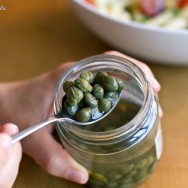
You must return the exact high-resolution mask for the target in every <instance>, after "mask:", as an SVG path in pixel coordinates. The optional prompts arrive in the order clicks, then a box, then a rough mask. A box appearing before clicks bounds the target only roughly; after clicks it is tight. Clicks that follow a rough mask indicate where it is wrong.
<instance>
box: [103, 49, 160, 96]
mask: <svg viewBox="0 0 188 188" xmlns="http://www.w3.org/2000/svg"><path fill="white" fill-rule="evenodd" d="M105 54H109V55H117V56H120V57H124V58H126V59H128V60H130V61H132V62H133V63H135V64H136V65H137V66H139V67H140V68H141V69H142V71H143V72H144V73H145V75H146V77H147V79H148V81H149V82H150V84H151V86H152V87H153V89H154V91H155V92H156V93H158V92H159V91H160V89H161V86H160V84H159V82H158V81H157V80H156V79H155V77H154V75H153V73H152V71H151V69H150V68H149V67H148V66H147V65H146V64H144V63H142V62H141V61H138V60H136V59H134V58H132V57H129V56H127V55H125V54H122V53H120V52H117V51H109V52H106V53H105Z"/></svg>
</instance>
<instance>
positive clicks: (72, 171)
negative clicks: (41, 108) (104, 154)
mask: <svg viewBox="0 0 188 188" xmlns="http://www.w3.org/2000/svg"><path fill="white" fill-rule="evenodd" d="M31 137H35V138H31ZM31 137H28V138H26V139H25V141H24V142H23V147H24V146H25V145H27V147H24V148H26V150H25V152H26V153H27V154H28V155H30V156H31V157H32V158H33V159H34V160H35V161H36V163H37V164H39V165H40V166H41V167H42V168H43V169H44V170H46V171H47V172H48V173H49V174H51V175H53V176H57V177H61V178H65V179H67V180H70V181H73V182H76V183H80V184H85V183H86V182H87V180H88V172H87V170H86V169H85V168H84V167H82V166H81V165H80V164H78V163H77V162H76V161H75V160H74V159H73V158H72V157H71V156H70V155H69V154H68V152H67V151H66V150H64V149H63V148H62V146H61V145H60V144H59V143H58V142H57V141H56V140H55V139H54V138H53V137H52V135H51V134H50V133H49V132H46V131H45V132H43V130H41V131H38V132H37V133H34V134H33V135H31ZM28 143H29V145H28ZM28 146H29V147H28ZM39 151H40V152H39Z"/></svg>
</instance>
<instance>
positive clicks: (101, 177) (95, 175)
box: [90, 173, 107, 183]
mask: <svg viewBox="0 0 188 188" xmlns="http://www.w3.org/2000/svg"><path fill="white" fill-rule="evenodd" d="M90 178H91V179H93V180H97V181H98V182H101V183H106V182H107V179H106V177H105V176H104V175H103V174H100V173H92V174H91V175H90Z"/></svg>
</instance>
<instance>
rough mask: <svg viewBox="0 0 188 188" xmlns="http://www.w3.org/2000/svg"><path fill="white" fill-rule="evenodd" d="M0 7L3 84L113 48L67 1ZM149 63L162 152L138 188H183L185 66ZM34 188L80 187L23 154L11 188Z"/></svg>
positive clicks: (12, 0)
mask: <svg viewBox="0 0 188 188" xmlns="http://www.w3.org/2000/svg"><path fill="white" fill-rule="evenodd" d="M0 5H3V6H4V7H5V8H6V10H2V11H0V65H1V68H0V70H1V76H0V79H1V81H11V80H19V79H27V78H31V77H33V76H36V75H38V74H40V73H42V72H45V71H47V70H50V69H53V68H55V67H56V66H58V65H60V64H61V63H63V62H65V61H72V60H80V59H82V58H85V57H88V56H91V55H95V54H99V53H102V52H104V51H107V50H112V49H113V47H111V46H108V45H107V44H105V43H104V42H103V41H101V40H100V39H98V38H97V37H96V36H95V35H93V34H92V33H91V32H90V31H89V30H88V29H87V28H86V27H85V26H84V25H83V24H82V23H81V22H80V20H79V19H78V18H77V16H76V15H75V14H74V12H73V10H72V8H71V6H70V4H69V2H68V0H32V1H22V0H4V1H0ZM185 50H187V49H185ZM161 63H162V62H161ZM147 64H148V66H150V68H151V69H152V71H153V72H154V74H155V76H156V77H157V79H158V80H159V82H160V83H161V86H162V90H161V92H160V93H159V99H160V103H161V106H162V107H163V110H164V117H163V118H162V120H161V124H162V129H163V137H164V138H163V139H164V151H163V155H162V158H161V161H160V163H159V165H158V167H157V169H156V171H155V172H154V173H153V174H152V175H151V176H150V178H149V179H148V180H147V181H146V182H144V184H142V185H141V186H140V188H186V187H188V162H187V159H188V67H178V66H168V65H162V64H153V63H152V62H147ZM34 187H35V188H51V187H53V188H60V187H61V188H82V187H84V186H81V185H77V184H74V183H71V182H68V181H66V180H63V179H60V178H56V177H52V176H50V175H48V174H47V173H46V172H45V171H43V170H42V169H41V168H40V167H39V166H37V165H36V164H35V162H34V161H33V160H32V159H31V158H29V157H28V156H26V155H24V156H23V159H22V162H21V167H20V170H19V174H18V178H17V180H16V182H15V184H14V186H13V188H34Z"/></svg>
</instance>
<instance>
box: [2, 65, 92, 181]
mask: <svg viewBox="0 0 188 188" xmlns="http://www.w3.org/2000/svg"><path fill="white" fill-rule="evenodd" d="M71 65H72V63H66V64H62V65H61V66H60V67H58V68H57V69H55V70H53V71H50V72H48V73H44V74H42V75H40V76H38V77H35V78H33V79H30V80H26V81H19V82H12V83H4V84H0V90H1V91H2V92H1V93H0V104H1V108H0V120H1V121H4V122H5V121H7V120H9V121H11V122H14V123H16V124H19V125H20V127H19V128H20V130H22V129H25V128H26V127H28V126H30V125H31V124H34V123H37V122H39V121H41V120H43V119H45V118H46V117H48V116H50V115H52V114H53V102H54V91H55V87H56V85H57V81H58V79H59V77H60V75H61V74H62V73H63V72H64V71H65V70H66V69H67V68H68V67H70V66H71ZM7 101H8V102H7ZM52 131H53V126H50V125H49V126H47V127H45V128H43V129H41V130H39V131H37V132H35V133H33V134H31V135H30V136H28V137H27V138H25V139H23V141H22V146H23V151H24V152H25V153H26V154H28V155H29V156H31V157H32V158H33V159H34V160H35V162H36V163H37V164H39V165H40V166H41V167H42V168H43V169H45V170H46V171H47V172H48V173H49V174H51V175H53V176H57V177H61V178H65V179H68V180H71V181H74V182H76V183H81V184H84V183H86V182H87V180H88V172H87V170H86V169H85V168H84V167H82V166H81V165H79V164H78V163H77V162H75V161H74V160H73V159H72V158H71V156H70V155H69V154H68V153H67V151H66V150H64V149H63V148H62V146H61V144H59V143H58V142H57V141H56V140H55V139H54V138H53V137H52Z"/></svg>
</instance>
